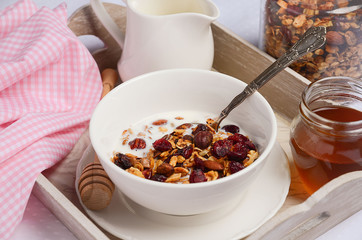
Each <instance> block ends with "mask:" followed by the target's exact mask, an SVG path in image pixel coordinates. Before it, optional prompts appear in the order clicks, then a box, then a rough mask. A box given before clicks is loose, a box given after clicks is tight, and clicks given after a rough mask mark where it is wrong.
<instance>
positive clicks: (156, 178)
mask: <svg viewBox="0 0 362 240" xmlns="http://www.w3.org/2000/svg"><path fill="white" fill-rule="evenodd" d="M150 179H151V180H153V181H156V182H165V181H166V179H167V177H166V176H165V175H162V174H158V173H156V174H155V175H153V176H152V177H151V178H150Z"/></svg>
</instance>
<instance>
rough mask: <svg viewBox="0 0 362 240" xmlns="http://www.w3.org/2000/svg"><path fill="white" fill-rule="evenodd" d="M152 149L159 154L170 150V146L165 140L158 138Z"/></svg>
mask: <svg viewBox="0 0 362 240" xmlns="http://www.w3.org/2000/svg"><path fill="white" fill-rule="evenodd" d="M153 147H154V148H155V149H156V150H157V151H160V152H165V151H168V150H171V149H172V145H171V143H170V142H169V141H167V140H166V139H165V138H160V139H158V140H156V141H155V142H154V143H153Z"/></svg>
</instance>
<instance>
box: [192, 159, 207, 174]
mask: <svg viewBox="0 0 362 240" xmlns="http://www.w3.org/2000/svg"><path fill="white" fill-rule="evenodd" d="M194 162H195V166H194V169H200V170H201V171H205V164H204V161H203V160H202V159H200V158H198V157H195V158H194Z"/></svg>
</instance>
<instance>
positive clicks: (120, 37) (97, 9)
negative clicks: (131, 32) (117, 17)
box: [90, 0, 127, 49]
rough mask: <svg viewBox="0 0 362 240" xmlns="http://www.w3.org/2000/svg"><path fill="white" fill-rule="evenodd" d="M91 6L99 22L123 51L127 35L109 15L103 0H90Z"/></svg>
mask: <svg viewBox="0 0 362 240" xmlns="http://www.w3.org/2000/svg"><path fill="white" fill-rule="evenodd" d="M123 2H125V3H127V1H126V0H123ZM90 5H91V7H92V9H93V11H94V13H95V14H96V16H97V17H98V19H99V21H100V22H101V23H102V24H103V26H104V27H105V28H106V29H107V31H108V32H109V34H110V35H111V36H112V37H113V38H114V40H116V42H117V43H118V45H119V46H120V47H121V49H123V46H124V38H125V35H124V33H123V32H122V31H121V30H120V29H119V27H118V26H117V24H116V23H115V22H114V21H113V19H112V18H111V16H110V15H109V14H108V12H107V11H106V9H105V8H104V6H103V4H102V2H101V0H90Z"/></svg>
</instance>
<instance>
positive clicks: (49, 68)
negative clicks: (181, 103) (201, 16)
mask: <svg viewBox="0 0 362 240" xmlns="http://www.w3.org/2000/svg"><path fill="white" fill-rule="evenodd" d="M100 94H101V78H100V74H99V70H98V67H97V65H96V63H95V61H94V59H93V58H92V56H91V55H90V53H89V52H88V50H87V49H86V48H85V47H84V45H82V43H81V42H80V41H78V39H77V37H76V36H75V35H74V34H73V33H72V32H71V31H70V30H69V28H68V27H67V13H66V6H65V4H61V5H59V6H58V7H57V8H55V9H53V10H51V9H49V8H46V7H43V8H41V9H37V7H36V6H35V4H34V3H33V2H32V1H31V0H22V1H19V2H17V3H15V4H14V5H12V6H9V7H7V8H6V9H4V10H2V11H0V239H8V238H9V237H10V236H11V234H12V233H13V231H14V229H15V227H16V226H17V224H18V223H19V222H20V221H21V219H22V216H23V213H24V210H25V207H26V204H27V201H28V199H29V196H30V193H31V190H32V187H33V185H34V183H35V180H36V178H37V176H38V175H39V173H40V172H42V171H43V170H44V169H46V168H49V167H51V166H52V165H54V164H55V163H57V162H58V161H60V160H61V159H63V158H64V157H65V156H66V155H67V154H68V153H69V152H70V150H71V149H72V147H73V146H74V144H75V143H76V141H77V140H78V139H79V137H80V135H81V134H82V133H83V132H84V130H85V129H86V128H87V127H88V124H89V119H90V116H91V113H92V112H93V109H94V107H95V105H96V104H97V102H98V101H99V98H100Z"/></svg>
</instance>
